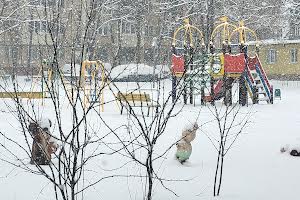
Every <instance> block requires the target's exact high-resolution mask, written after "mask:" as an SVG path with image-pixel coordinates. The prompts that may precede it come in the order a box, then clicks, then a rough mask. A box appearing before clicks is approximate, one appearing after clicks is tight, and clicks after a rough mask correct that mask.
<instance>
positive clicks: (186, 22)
mask: <svg viewBox="0 0 300 200" xmlns="http://www.w3.org/2000/svg"><path fill="white" fill-rule="evenodd" d="M183 22H184V25H182V26H180V27H179V28H178V29H177V30H176V31H175V32H174V35H173V42H172V45H173V46H176V37H177V34H178V33H179V32H180V31H182V30H184V31H185V32H184V39H183V43H184V44H186V43H187V38H186V35H187V33H189V42H190V45H191V46H192V47H193V46H194V42H193V35H192V33H193V32H194V31H196V32H197V33H199V39H200V41H201V43H202V45H203V44H204V35H203V33H202V31H200V29H198V28H197V27H195V26H193V25H191V24H190V20H189V19H184V20H183Z"/></svg>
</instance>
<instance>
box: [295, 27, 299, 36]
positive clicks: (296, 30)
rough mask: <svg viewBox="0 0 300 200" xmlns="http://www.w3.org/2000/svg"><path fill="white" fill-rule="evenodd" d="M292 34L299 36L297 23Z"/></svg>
mask: <svg viewBox="0 0 300 200" xmlns="http://www.w3.org/2000/svg"><path fill="white" fill-rule="evenodd" d="M294 36H300V27H299V26H298V25H295V27H294Z"/></svg>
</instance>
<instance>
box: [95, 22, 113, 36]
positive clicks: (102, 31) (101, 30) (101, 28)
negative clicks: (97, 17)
mask: <svg viewBox="0 0 300 200" xmlns="http://www.w3.org/2000/svg"><path fill="white" fill-rule="evenodd" d="M98 24H99V25H98V28H97V32H98V34H99V35H103V36H107V35H108V34H109V32H110V26H109V24H108V23H106V24H100V22H99V23H98Z"/></svg>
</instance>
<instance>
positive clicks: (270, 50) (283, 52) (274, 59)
mask: <svg viewBox="0 0 300 200" xmlns="http://www.w3.org/2000/svg"><path fill="white" fill-rule="evenodd" d="M259 49H260V50H259V58H260V60H261V63H262V65H263V67H264V69H265V70H266V72H267V74H268V76H269V77H270V78H275V79H282V80H300V60H299V50H300V40H262V41H261V45H260V48H259Z"/></svg>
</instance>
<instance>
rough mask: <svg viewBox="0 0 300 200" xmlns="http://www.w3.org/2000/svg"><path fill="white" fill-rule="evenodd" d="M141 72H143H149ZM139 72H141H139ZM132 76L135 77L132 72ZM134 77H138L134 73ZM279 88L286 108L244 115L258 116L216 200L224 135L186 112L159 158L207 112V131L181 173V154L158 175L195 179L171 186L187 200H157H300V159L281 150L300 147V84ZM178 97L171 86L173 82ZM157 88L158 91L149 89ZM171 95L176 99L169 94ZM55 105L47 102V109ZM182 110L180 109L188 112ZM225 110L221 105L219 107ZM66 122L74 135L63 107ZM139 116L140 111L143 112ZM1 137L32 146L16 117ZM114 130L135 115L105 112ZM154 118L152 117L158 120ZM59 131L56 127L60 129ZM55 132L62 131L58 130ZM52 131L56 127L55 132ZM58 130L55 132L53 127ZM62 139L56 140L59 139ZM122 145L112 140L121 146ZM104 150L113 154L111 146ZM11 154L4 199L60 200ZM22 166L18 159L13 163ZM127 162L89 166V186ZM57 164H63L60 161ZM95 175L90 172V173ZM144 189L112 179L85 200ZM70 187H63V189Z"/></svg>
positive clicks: (133, 169) (162, 196)
mask: <svg viewBox="0 0 300 200" xmlns="http://www.w3.org/2000/svg"><path fill="white" fill-rule="evenodd" d="M147 69H148V68H147V67H145V69H142V68H140V70H141V71H140V72H141V73H143V70H145V71H146V70H147ZM132 70H133V69H132ZM129 71H131V70H129ZM133 71H134V70H133ZM272 83H273V84H274V88H280V89H281V91H282V100H275V102H274V104H273V105H268V104H260V105H254V106H253V107H252V106H249V107H245V108H242V112H246V111H249V110H251V112H252V113H253V116H252V118H251V122H252V123H251V124H249V125H248V127H247V129H245V132H244V133H243V134H242V135H241V136H240V137H239V139H238V140H237V142H236V143H235V144H234V146H233V148H232V149H231V151H230V152H229V153H228V155H227V156H226V160H225V165H224V179H223V187H222V189H221V196H220V197H218V198H214V197H213V195H212V190H213V176H214V171H215V165H216V159H217V157H216V156H217V152H216V150H215V149H214V147H213V145H212V143H211V141H210V139H209V137H208V136H212V137H213V136H216V134H218V132H217V129H216V128H217V127H216V126H215V125H214V124H212V123H208V124H207V125H205V123H206V122H209V121H210V120H211V119H212V115H211V113H210V111H209V110H208V108H207V107H200V106H199V105H197V106H196V107H194V106H192V105H187V106H185V107H184V108H183V110H182V112H181V113H179V114H178V116H176V118H172V119H171V121H170V123H169V124H168V126H167V129H166V132H165V134H164V135H163V137H162V138H161V139H160V140H159V141H158V143H157V149H156V151H157V152H160V151H162V150H164V149H165V148H167V147H168V146H169V145H170V144H172V143H173V142H175V141H177V140H178V138H180V136H181V133H182V130H183V129H184V128H186V127H185V126H191V124H192V122H194V121H195V120H197V117H198V112H199V111H201V114H200V116H199V119H198V120H197V122H198V124H199V126H200V129H199V130H198V131H197V137H196V139H195V140H194V141H193V152H192V155H191V157H190V159H189V160H188V162H187V163H185V164H184V165H181V164H180V163H179V162H178V161H177V160H176V159H175V158H174V155H175V152H176V146H174V147H173V148H172V149H171V151H170V152H169V153H168V154H166V155H165V158H164V159H163V160H162V161H160V162H157V163H155V166H154V167H155V169H156V170H157V172H158V173H159V174H160V175H163V177H165V178H170V179H189V180H190V181H187V182H186V181H183V182H180V181H176V182H166V186H167V187H169V188H171V189H173V190H174V191H176V193H177V194H178V195H179V197H175V196H174V195H172V194H171V193H169V192H168V191H166V190H165V189H164V188H162V186H161V185H160V184H159V183H158V182H157V181H156V182H155V185H154V196H153V199H154V200H168V199H170V200H171V199H172V200H173V199H179V200H187V199H188V200H197V199H204V200H211V199H216V200H253V199H255V200H267V199H272V200H282V199H288V200H298V199H299V196H300V190H299V180H300V173H299V166H300V158H299V157H292V156H290V155H289V154H287V153H281V152H280V148H281V147H283V146H284V145H289V147H292V146H293V147H294V146H296V147H298V146H297V145H298V144H300V131H299V130H300V106H299V99H300V87H299V86H300V84H299V82H298V83H296V82H275V81H274V82H272ZM166 85H167V86H168V87H167V88H166V90H169V89H170V85H171V82H169V81H166ZM119 86H120V87H121V88H123V89H124V90H125V89H126V90H127V89H134V88H135V87H136V85H135V84H133V83H126V84H124V83H119ZM142 87H145V88H151V85H150V84H148V85H147V84H145V85H142ZM167 93H168V92H167ZM105 98H107V99H109V98H111V94H110V93H109V90H107V91H105ZM47 102H48V103H49V101H47V100H46V103H47ZM7 105H12V101H10V100H8V99H5V100H1V101H0V110H2V111H7ZM181 106H182V103H179V104H178V106H177V109H181ZM218 106H220V104H218ZM62 109H64V112H62V118H63V123H64V129H65V130H70V129H71V128H72V126H71V122H70V117H69V112H68V111H69V109H70V108H68V107H67V106H64V107H62ZM138 111H139V110H138V109H137V112H138ZM39 115H46V116H47V118H50V119H52V118H54V116H55V113H54V112H53V111H51V106H49V105H48V106H44V107H42V108H41V109H40V110H39ZM0 117H1V119H5V120H1V122H0V123H1V126H0V131H1V132H3V133H4V134H6V135H9V136H12V137H13V138H14V139H16V140H17V141H18V142H19V143H20V144H23V143H24V141H23V140H24V138H23V137H22V136H20V135H19V134H17V133H18V130H19V124H18V123H17V118H16V117H15V115H14V113H8V112H1V113H0ZM102 117H104V118H105V119H106V120H107V122H109V124H110V125H111V126H113V127H119V125H120V124H123V123H124V122H125V121H126V120H127V115H126V114H123V115H120V114H119V110H118V108H117V106H116V105H115V103H111V104H107V105H105V110H104V112H103V114H102ZM150 118H151V117H150ZM90 120H91V122H93V125H94V127H93V128H94V130H96V133H95V135H91V140H94V139H95V137H98V136H100V135H102V134H104V133H103V132H104V131H107V130H106V129H105V126H104V125H103V124H101V122H100V121H97V120H96V119H90ZM53 123H54V122H53ZM54 124H55V123H54ZM48 125H49V124H48ZM53 126H54V127H55V125H53ZM118 133H119V134H120V135H119V136H120V137H123V136H124V137H125V136H126V130H125V129H124V130H123V129H122V130H120V131H119V132H118ZM54 134H55V133H54ZM114 139H115V138H114V137H110V138H108V139H107V140H110V141H111V142H114ZM0 143H1V144H3V145H4V146H8V145H9V142H8V141H7V140H5V139H4V138H3V137H2V136H0ZM99 147H100V148H105V147H104V146H103V145H100V146H99ZM12 150H13V151H15V152H18V153H20V154H19V155H20V156H21V157H22V158H24V160H25V161H26V155H24V153H22V152H19V151H18V150H17V149H12ZM6 158H7V154H5V152H4V151H3V150H1V151H0V167H1V170H0V188H1V195H0V196H1V199H17V200H18V199H24V200H29V199H41V200H53V199H54V197H53V187H52V185H51V184H50V183H49V181H47V180H46V179H45V178H43V177H42V176H37V175H33V174H30V173H27V172H25V171H24V170H21V169H19V168H16V167H12V166H11V165H9V164H8V163H5V162H3V160H2V159H6ZM11 160H12V161H14V162H17V161H16V160H14V159H11ZM126 161H127V160H125V158H123V157H122V156H119V155H113V156H102V157H100V158H99V159H97V160H95V161H94V162H92V163H90V165H89V166H87V170H86V172H85V181H86V182H92V181H95V180H97V177H98V178H99V177H101V176H102V175H103V174H108V175H109V174H111V173H114V172H110V171H109V170H111V169H115V168H118V167H120V166H121V165H123V164H124V163H125V162H126ZM54 163H55V160H54ZM88 169H89V170H88ZM143 172H144V170H143V169H142V168H141V167H140V166H139V165H136V164H134V163H128V164H126V165H125V166H123V167H122V168H120V169H119V170H118V171H117V173H118V174H125V175H126V174H140V173H143ZM144 186H145V185H144V183H143V182H142V180H141V179H140V178H112V179H107V180H105V181H103V182H100V183H99V184H97V185H95V186H94V187H92V188H90V189H89V190H88V191H87V192H84V197H85V199H88V200H96V199H124V200H126V199H128V200H129V199H142V195H143V192H142V191H143V189H144ZM61 187H63V185H61Z"/></svg>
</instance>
